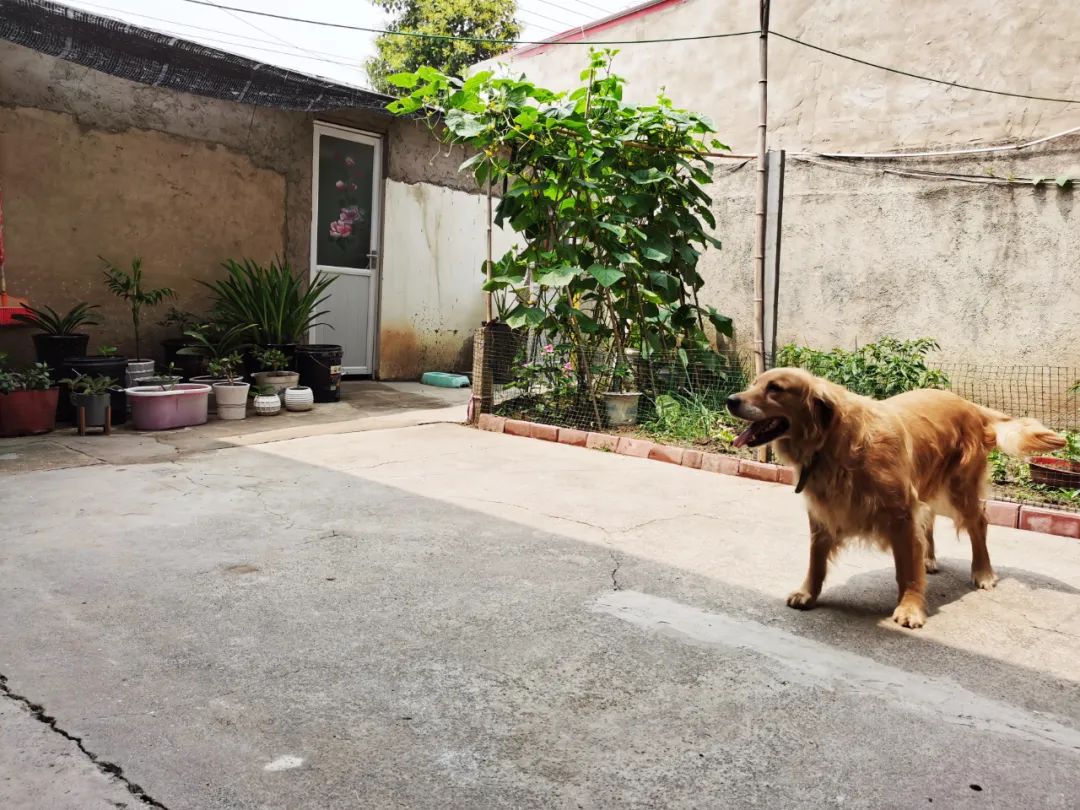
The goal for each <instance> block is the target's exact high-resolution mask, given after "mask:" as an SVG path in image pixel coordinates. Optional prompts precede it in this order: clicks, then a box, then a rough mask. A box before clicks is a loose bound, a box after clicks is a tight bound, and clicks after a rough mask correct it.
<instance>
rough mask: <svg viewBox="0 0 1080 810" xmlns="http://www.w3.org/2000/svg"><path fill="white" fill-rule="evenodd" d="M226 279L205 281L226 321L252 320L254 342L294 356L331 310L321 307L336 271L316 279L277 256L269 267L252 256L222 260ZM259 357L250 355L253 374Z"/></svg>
mask: <svg viewBox="0 0 1080 810" xmlns="http://www.w3.org/2000/svg"><path fill="white" fill-rule="evenodd" d="M222 267H224V268H225V278H223V279H221V280H218V281H214V282H202V283H203V284H204V286H206V287H207V288H208V289H209V290H210V291H211V292H212V293H213V294H214V305H213V308H214V312H215V313H216V314H217V315H218V317H219V318H220V320H221V322H222V323H223V324H226V325H236V324H251V338H252V342H253V343H254V344H255V345H257V346H264V347H266V348H268V349H280V350H281V351H282V352H283V353H284V354H285V356H286V358H288V359H289V360H290V362H289V364H288V365H286V366H285V368H291V367H292V363H291V359H292V355H293V352H294V350H295V349H296V344H297V343H299V342H300V341H302V340H305V339H306V338H307V336H308V334H309V333H310V331H311V329H312V328H313V327H315V326H321V325H325V324H323V323H322V322H321V321H320V320H319V319H320V318H322V316H323V315H326V314H327V312H328V310H326V309H322V308H321V307H322V306H323V304H324V303H325V302H326V299H327V298H328V293H327V289H328V288H329V286H330V284H331V283H332V282H333V280H334V278H335V277H334V276H328V275H325V274H322V273H320V274H317V275H316V276H315V277H314V278H313V279H311V281H310V283H309V282H307V281H306V280H305V279H304V278H303V276H300V275H297V274H296V273H294V272H293V270H292V267H290V266H289V263H288V262H287V261H281V260H279V259H275V260H274V261H272V262H270V264H269V265H268V266H263V265H260V264H258V263H257V262H254V261H252V260H251V259H244V260H243V261H242V262H237V261H234V260H231V259H230V260H229V261H227V262H224V263H223V264H222ZM256 365H257V364H256V362H255V358H254V356H251V355H247V356H246V357H245V367H246V370H247V371H248V373H254V372H255V371H256V370H257V368H256Z"/></svg>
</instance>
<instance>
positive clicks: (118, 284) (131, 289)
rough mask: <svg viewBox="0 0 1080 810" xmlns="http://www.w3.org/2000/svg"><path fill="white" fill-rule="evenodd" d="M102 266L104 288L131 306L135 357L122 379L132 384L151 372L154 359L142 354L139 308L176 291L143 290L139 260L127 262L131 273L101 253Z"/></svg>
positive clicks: (155, 302) (148, 305) (168, 288)
mask: <svg viewBox="0 0 1080 810" xmlns="http://www.w3.org/2000/svg"><path fill="white" fill-rule="evenodd" d="M98 258H99V259H101V261H102V262H103V263H104V265H105V269H104V271H103V272H104V275H105V287H106V289H108V291H109V292H111V293H112V294H113V295H115V296H116V297H117V298H119V299H120V300H122V301H124V302H125V303H126V304H127V305H128V307H129V308H130V309H131V323H132V326H133V327H134V331H135V357H134V358H133V359H132V360H129V361H128V368H127V372H126V377H125V379H126V382H127V385H128V387H129V388H130V387H132V386H134V385H135V384H136V383H137V382H138V381H139V380H141V379H143V378H144V377H150V376H152V375H153V373H154V361H153V360H148V359H146V358H144V357H143V356H142V341H141V338H140V333H139V326H140V322H141V317H142V310H143V307H154V306H157V305H158V304H160V303H161V302H162V301H164V300H165V299H166V298H172V297H173V296H175V295H176V291H175V290H173V289H172V288H171V287H158V288H157V289H149V290H147V289H143V274H142V259H140V258H137V257H136V258H135V259H132V261H131V272H130V273H129V272H127V271H124V270H121V269H120V268H119V267H116V266H115V265H114V264H112V263H111V262H109V261H108V259H105V258H103V257H101V256H99V257H98Z"/></svg>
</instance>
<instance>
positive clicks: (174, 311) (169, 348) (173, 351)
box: [158, 307, 203, 378]
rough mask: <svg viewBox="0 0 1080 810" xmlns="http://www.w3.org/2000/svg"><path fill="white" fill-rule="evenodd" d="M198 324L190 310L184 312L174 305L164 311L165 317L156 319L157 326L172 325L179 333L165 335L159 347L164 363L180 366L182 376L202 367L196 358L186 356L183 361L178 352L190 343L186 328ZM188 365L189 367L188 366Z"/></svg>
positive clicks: (191, 374) (190, 375)
mask: <svg viewBox="0 0 1080 810" xmlns="http://www.w3.org/2000/svg"><path fill="white" fill-rule="evenodd" d="M198 325H199V319H198V318H196V317H195V316H194V315H193V314H191V313H190V312H185V311H184V310H182V309H178V308H176V307H169V309H168V310H167V311H166V313H165V317H164V318H162V319H161V320H160V321H158V326H166V327H172V328H173V329H175V330H176V331H177V332H178V333H179V335H178V336H171V337H167V338H165V339H164V340H162V341H161V348H162V349H163V350H164V352H165V363H166V365H168V364H170V363H176V364H177V365H178V366H180V369H181V374H182V376H184V377H188V378H190V377H193V376H195V375H196V374H201V373H202V371H203V368H202V366H201V365H199V364H197V363H196V362H193V361H196V360H197V358H188V359H187V361H185V360H184V359H183V358H182V356H181V355H180V354H179V351H180V350H181V349H182V348H184V347H185V346H190V345H191V338H190V337H188V334H187V332H188V330H189V329H192V328H194V327H196V326H198ZM189 366H190V367H189ZM189 372H190V373H189Z"/></svg>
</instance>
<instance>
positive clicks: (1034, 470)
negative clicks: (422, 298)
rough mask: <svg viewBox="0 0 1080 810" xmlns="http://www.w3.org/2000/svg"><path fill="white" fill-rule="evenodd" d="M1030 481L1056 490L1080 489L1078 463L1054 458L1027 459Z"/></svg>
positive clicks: (1079, 465) (1079, 466)
mask: <svg viewBox="0 0 1080 810" xmlns="http://www.w3.org/2000/svg"><path fill="white" fill-rule="evenodd" d="M1028 468H1029V469H1030V470H1031V480H1032V481H1033V482H1034V483H1036V484H1042V485H1043V486H1047V487H1056V488H1058V489H1080V463H1078V462H1075V461H1069V460H1068V459H1067V458H1057V457H1056V456H1036V457H1035V458H1029V459H1028Z"/></svg>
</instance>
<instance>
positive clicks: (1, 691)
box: [0, 675, 168, 810]
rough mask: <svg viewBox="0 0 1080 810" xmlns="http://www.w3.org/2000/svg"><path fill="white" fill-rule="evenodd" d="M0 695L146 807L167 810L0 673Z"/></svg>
mask: <svg viewBox="0 0 1080 810" xmlns="http://www.w3.org/2000/svg"><path fill="white" fill-rule="evenodd" d="M0 695H3V696H4V697H6V698H7V699H8V700H11V701H14V702H15V703H19V704H21V705H22V706H24V707H25V708H26V709H27V710H28V711H29V712H30V714H32V715H33V717H34V719H35V720H37V721H38V722H39V723H42V724H43V725H46V726H48V727H49V729H50V730H51V731H53V732H54V733H56V734H59V735H60V736H61V737H63V738H64V739H65V740H69V741H71V742H73V743H75V747H76V748H78V749H79V751H81V752H82V753H83V755H84V756H85V757H86V758H87V759H89V760H90V762H92V763H93V764H94V767H96V768H97V769H98V770H99V771H101V772H102V773H103V774H105V775H106V776H109V777H111V778H113V779H116V780H117V781H118V782H120V784H122V785H123V786H124V787H125V788H127V790H128V793H130V794H131V795H132V796H134V797H135V798H136V799H138V800H139V801H140V802H142V803H143V804H145V805H146V806H148V807H157V808H160V810H168V808H167V807H166V806H165V805H164V804H162V803H161V802H159V801H158V800H157V799H155V798H153V797H152V796H151V795H150V794H149V793H147V792H146V791H145V790H144V789H143V788H142V787H141V786H140V785H137V784H136V783H135V782H132V781H131V780H130V779H128V778H127V777H126V776H125V775H124V769H123V768H121V767H120V766H119V765H117V764H116V763H115V762H109V761H108V760H106V759H102V758H101V757H99V756H98V755H97V754H95V753H94V752H93V751H91V750H90V749H88V748H87V747H86V745H85V744H84V743H83V740H82V737H76V736H75V735H74V734H72V733H70V732H68V731H65V730H64V729H62V728H60V726H58V725H57V724H56V718H55V717H53V716H52V715H50V714H47V713H46V712H45V707H44V706H42V705H41V704H39V703H34V702H33V701H32V700H30V699H29V698H27V697H24V696H23V695H20V694H17V693H15V692H13V691H11V688H10V687H9V686H8V680H7V676H5V675H0Z"/></svg>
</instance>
